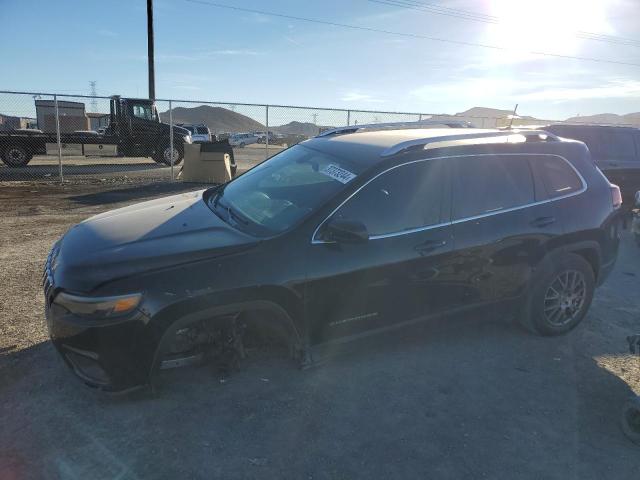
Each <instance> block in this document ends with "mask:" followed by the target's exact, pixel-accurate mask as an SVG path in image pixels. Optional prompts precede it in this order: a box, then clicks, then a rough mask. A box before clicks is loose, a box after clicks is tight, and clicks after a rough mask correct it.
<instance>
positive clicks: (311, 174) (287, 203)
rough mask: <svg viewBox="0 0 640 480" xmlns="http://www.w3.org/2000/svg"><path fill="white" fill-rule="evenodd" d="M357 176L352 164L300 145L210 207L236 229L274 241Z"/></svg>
mask: <svg viewBox="0 0 640 480" xmlns="http://www.w3.org/2000/svg"><path fill="white" fill-rule="evenodd" d="M358 173H359V169H358V168H356V166H355V165H354V164H353V163H351V162H348V161H346V160H344V159H339V158H337V157H334V156H332V155H328V154H326V153H322V152H319V151H317V150H314V149H311V148H307V147H305V146H302V145H296V146H294V147H291V148H289V149H288V150H285V151H283V152H282V153H280V154H278V155H276V156H275V157H273V158H271V159H270V160H268V161H266V162H264V163H262V164H260V165H259V166H257V167H256V168H254V169H252V170H250V171H248V172H247V173H245V174H244V175H242V176H241V177H238V178H237V179H236V180H234V181H233V182H231V183H229V184H227V185H226V186H225V187H224V188H222V189H221V190H220V191H219V193H218V194H217V195H214V196H213V197H212V198H211V199H210V202H209V205H210V207H211V208H212V210H213V211H214V212H216V213H217V214H218V215H219V216H220V217H221V218H222V219H223V220H225V221H227V222H228V223H231V224H233V225H234V226H236V227H237V228H239V229H241V230H245V231H247V232H248V233H251V234H253V235H257V236H270V235H274V234H277V233H281V232H284V231H286V230H288V229H290V228H291V227H292V226H293V225H294V224H296V223H297V222H298V221H300V220H301V219H302V218H304V217H306V216H307V215H309V214H310V213H311V212H313V211H315V210H316V209H317V208H319V207H320V206H321V205H323V204H324V203H325V202H326V201H327V200H328V199H330V198H331V197H332V196H334V195H335V194H336V193H338V192H339V191H341V190H342V189H343V188H345V186H346V185H347V184H348V183H349V182H351V181H353V179H354V178H356V176H357V174H358Z"/></svg>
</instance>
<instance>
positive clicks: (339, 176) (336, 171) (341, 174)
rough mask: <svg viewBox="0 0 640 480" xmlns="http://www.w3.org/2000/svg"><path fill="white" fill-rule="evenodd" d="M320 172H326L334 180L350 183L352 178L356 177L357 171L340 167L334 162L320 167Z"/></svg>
mask: <svg viewBox="0 0 640 480" xmlns="http://www.w3.org/2000/svg"><path fill="white" fill-rule="evenodd" d="M320 173H324V174H325V175H326V176H327V177H331V178H333V179H334V180H337V181H339V182H340V183H349V182H350V181H351V180H353V179H354V178H356V174H355V173H351V172H350V171H349V170H345V169H344V168H340V167H339V166H337V165H334V164H333V163H330V164H329V165H326V166H324V167H322V168H321V169H320Z"/></svg>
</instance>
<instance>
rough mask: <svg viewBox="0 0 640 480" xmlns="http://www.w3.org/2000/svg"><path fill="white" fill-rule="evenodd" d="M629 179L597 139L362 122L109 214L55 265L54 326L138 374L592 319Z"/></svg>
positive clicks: (88, 377)
mask: <svg viewBox="0 0 640 480" xmlns="http://www.w3.org/2000/svg"><path fill="white" fill-rule="evenodd" d="M620 203H621V200H620V192H619V190H618V188H617V187H616V186H614V185H611V184H610V183H609V182H608V181H607V179H606V178H605V177H604V176H603V175H602V173H601V172H600V171H599V170H598V169H597V168H596V167H595V165H594V164H593V162H592V161H591V158H590V156H589V152H588V150H587V148H586V146H585V145H584V144H583V143H581V142H577V141H571V140H562V139H559V138H558V137H556V136H554V135H551V134H547V133H545V132H539V131H522V132H518V131H507V132H505V131H496V130H477V129H468V128H465V129H458V128H434V126H431V128H429V127H425V126H424V125H422V124H419V123H418V124H413V125H372V126H366V125H365V126H355V127H345V128H341V129H335V130H331V131H328V132H324V133H322V134H321V135H319V136H318V137H315V138H313V139H311V140H308V141H305V142H303V143H301V144H299V145H296V146H293V147H291V148H289V149H287V150H284V151H282V152H281V153H279V154H277V155H275V156H274V157H272V158H270V159H269V160H267V161H265V162H264V163H262V164H260V165H258V166H257V167H255V168H253V169H251V170H249V171H248V172H247V173H245V174H244V175H242V176H240V177H238V178H236V179H234V180H232V181H231V182H229V183H227V184H225V185H220V186H216V187H213V188H210V189H208V190H202V191H198V192H193V193H189V194H182V195H176V196H171V197H167V198H160V199H156V200H152V201H149V202H144V203H141V204H138V205H132V206H129V207H125V208H121V209H118V210H114V211H111V212H106V213H102V214H100V215H97V216H95V217H92V218H90V219H88V220H86V221H84V222H82V223H80V224H79V225H76V226H75V227H73V228H71V229H70V230H69V231H68V232H67V233H66V234H65V235H64V236H63V237H62V238H61V239H60V240H59V241H58V242H57V243H56V244H55V245H54V247H53V249H52V251H51V253H50V255H49V258H48V259H47V262H46V268H45V274H44V287H45V288H44V290H45V299H46V315H47V321H48V326H49V331H50V335H51V338H52V341H53V343H54V345H55V346H56V348H57V349H58V351H59V352H60V354H61V355H62V357H63V358H64V360H65V361H66V362H67V364H68V365H69V366H70V367H71V368H72V369H73V370H74V371H75V373H76V374H77V375H78V376H79V377H80V378H82V379H83V380H84V381H85V382H86V383H87V384H89V385H92V386H95V387H99V388H102V389H106V390H123V389H128V388H131V387H135V386H139V385H144V384H148V383H149V382H150V380H151V376H152V374H153V373H154V372H155V371H157V370H158V369H160V368H168V367H173V366H177V365H184V364H186V363H191V362H192V361H193V360H194V359H196V360H197V359H200V358H202V357H203V356H204V355H205V354H206V353H210V352H215V356H216V357H217V358H229V357H233V358H241V357H242V356H243V355H244V346H245V341H246V340H247V339H254V340H255V339H259V338H265V337H266V338H277V339H280V340H282V341H284V342H286V344H287V345H288V347H289V351H290V352H291V354H292V355H293V356H294V357H295V358H297V359H298V360H299V361H300V362H301V363H303V364H309V363H313V362H314V361H316V360H317V358H318V356H317V355H318V352H322V351H324V349H325V348H327V347H328V346H329V345H330V344H332V343H334V342H344V341H345V340H349V339H354V338H358V337H360V336H362V335H365V334H370V333H374V332H383V331H386V330H388V329H390V328H395V327H399V326H402V325H407V324H409V323H412V322H415V321H417V320H422V319H426V318H436V317H438V318H441V319H444V318H447V317H448V316H451V315H460V314H469V313H470V312H473V314H474V315H476V314H478V313H479V312H489V313H491V314H492V315H515V316H516V317H517V318H519V319H520V320H521V321H522V323H523V324H524V325H525V326H527V327H528V328H529V329H530V330H533V331H534V332H537V333H539V334H542V335H557V334H562V333H565V332H567V331H569V330H570V329H572V328H573V327H575V326H576V325H577V324H578V323H579V322H580V321H581V320H582V319H583V317H584V316H585V314H586V313H587V310H588V308H589V305H590V303H591V299H592V297H593V293H594V289H595V288H596V286H598V285H600V284H601V283H602V282H603V281H604V280H605V279H606V278H607V275H608V274H609V272H610V271H611V270H612V268H613V265H614V262H615V260H616V255H617V250H618V242H619V238H618V223H619V221H618V207H619V206H620Z"/></svg>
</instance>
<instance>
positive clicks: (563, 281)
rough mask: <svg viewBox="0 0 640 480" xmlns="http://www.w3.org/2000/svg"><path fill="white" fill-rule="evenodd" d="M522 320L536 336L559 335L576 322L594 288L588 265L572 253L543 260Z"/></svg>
mask: <svg viewBox="0 0 640 480" xmlns="http://www.w3.org/2000/svg"><path fill="white" fill-rule="evenodd" d="M531 285H532V286H531V294H530V295H529V297H528V299H527V301H526V303H525V305H524V308H523V311H522V313H521V315H520V320H521V323H522V324H523V325H524V326H525V327H526V328H527V329H528V330H531V331H533V332H535V333H537V334H539V335H546V336H551V335H561V334H563V333H566V332H568V331H570V330H572V329H573V328H574V327H575V326H576V325H578V324H579V323H580V322H581V321H582V319H583V318H584V316H585V315H586V314H587V311H588V310H589V306H590V305H591V301H592V300H593V293H594V291H595V274H594V272H593V269H592V268H591V265H589V263H587V261H586V260H585V259H584V258H582V257H581V256H579V255H576V254H574V253H569V254H565V255H564V256H560V257H554V258H553V259H548V260H546V261H545V262H544V266H542V267H541V269H540V271H539V272H538V274H537V275H536V276H535V277H534V279H533V281H532V283H531Z"/></svg>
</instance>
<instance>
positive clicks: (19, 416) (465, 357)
mask: <svg viewBox="0 0 640 480" xmlns="http://www.w3.org/2000/svg"><path fill="white" fill-rule="evenodd" d="M196 188H198V186H197V185H193V184H192V185H183V184H179V183H178V184H167V183H152V184H150V185H143V184H140V183H139V181H137V180H136V179H132V178H128V179H123V178H119V179H109V180H105V181H102V180H100V179H94V181H91V182H86V183H81V184H71V185H65V186H59V185H52V184H42V183H40V184H39V183H24V182H17V181H16V182H7V183H0V205H2V206H1V207H0V208H1V209H2V210H1V211H2V216H1V217H0V246H1V248H0V265H2V267H1V268H0V284H1V285H2V287H3V289H2V295H1V296H0V422H1V423H0V425H1V428H0V478H2V479H24V478H46V479H58V478H60V479H76V478H78V479H80V478H82V479H84V478H91V479H102V478H105V479H106V478H119V479H137V478H166V479H175V478H198V479H200V478H203V479H204V478H207V479H209V478H296V479H297V478H314V479H318V478H463V477H464V478H504V479H513V478H518V479H520V478H531V479H539V478H545V479H546V478H558V479H563V480H564V479H567V478H577V479H602V478H611V479H613V478H616V479H617V478H620V479H627V478H637V476H638V471H640V447H637V446H634V445H632V444H630V443H629V442H628V441H627V440H626V438H625V437H624V436H623V435H622V433H621V431H620V429H619V427H618V414H619V410H620V407H621V405H622V403H623V402H624V401H625V399H626V398H627V397H629V396H630V395H631V394H632V390H635V391H636V392H638V393H640V365H639V364H638V360H637V359H633V358H631V357H630V356H629V355H627V354H626V353H625V345H626V342H625V337H626V335H629V334H631V333H636V332H639V331H640V295H639V294H638V293H639V292H640V288H639V281H640V249H638V248H637V247H636V246H635V245H634V244H633V243H632V242H631V239H630V238H629V236H628V235H627V234H625V237H624V241H623V245H622V250H621V252H620V258H619V261H618V266H617V268H616V270H615V272H614V273H613V274H612V276H611V278H610V279H609V280H608V282H607V283H606V284H605V285H604V286H603V287H602V288H601V289H599V291H598V292H597V295H596V298H595V301H594V304H593V307H592V309H591V311H590V313H589V315H588V316H587V318H586V319H585V321H584V322H583V323H582V325H580V326H579V327H578V328H577V329H576V330H575V331H573V332H571V333H570V334H569V335H566V336H563V337H560V338H540V337H536V336H531V335H529V334H527V333H525V332H523V331H522V330H521V329H520V328H518V327H517V326H515V325H514V324H513V323H512V322H511V321H509V320H507V319H502V318H499V317H496V318H490V319H486V320H479V319H475V318H468V319H463V320H455V321H453V320H452V321H447V322H431V323H428V324H424V325H421V326H418V327H415V328H412V329H410V330H404V331H399V332H397V333H395V334H393V335H386V336H385V337H384V338H373V339H369V340H366V341H362V342H360V343H357V344H350V345H348V346H346V347H343V348H342V351H341V352H339V354H338V355H336V356H335V357H334V358H333V359H332V360H330V361H329V362H328V363H327V364H325V365H324V366H322V367H319V368H315V369H311V370H306V371H300V370H297V369H296V368H294V366H293V365H291V364H290V363H289V362H288V361H287V360H285V359H283V358H280V357H279V356H278V355H269V354H259V355H254V356H253V357H251V358H250V359H249V360H248V361H247V362H246V364H245V365H244V367H245V368H244V369H243V370H242V371H241V372H239V373H237V374H235V375H233V376H231V377H229V378H228V379H226V380H225V381H221V378H220V376H219V374H218V373H217V372H216V371H215V370H214V369H213V368H211V367H208V366H203V367H200V368H192V369H183V370H174V371H171V372H164V373H163V375H162V379H161V380H162V381H161V386H160V388H159V390H158V392H156V394H155V395H154V394H151V393H149V392H139V393H137V394H135V395H129V396H119V397H114V396H109V395H105V394H102V393H99V392H97V391H94V390H91V389H88V388H87V387H85V386H83V385H82V384H81V383H80V382H79V381H77V380H76V379H75V378H74V377H73V376H72V374H71V372H70V371H68V369H67V367H66V366H65V365H64V364H63V362H62V360H61V359H60V358H58V356H57V354H56V353H55V352H54V350H53V348H52V346H51V345H50V344H49V342H48V341H47V335H46V330H45V327H44V322H43V301H42V294H41V291H40V275H41V267H42V264H43V261H44V258H45V256H46V254H47V252H48V250H49V248H50V246H51V244H52V243H53V241H54V240H55V239H56V238H57V237H58V236H60V235H61V234H62V233H64V231H65V230H66V229H67V228H69V227H70V226H71V225H72V224H74V223H76V222H78V221H80V220H82V219H84V218H86V217H88V216H90V215H93V214H95V213H98V212H102V211H104V210H108V209H111V208H115V207H118V206H122V205H125V204H128V203H133V202H136V201H140V200H144V199H148V198H152V197H155V196H159V195H165V194H168V193H171V192H175V191H179V190H185V189H186V190H190V189H196Z"/></svg>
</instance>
